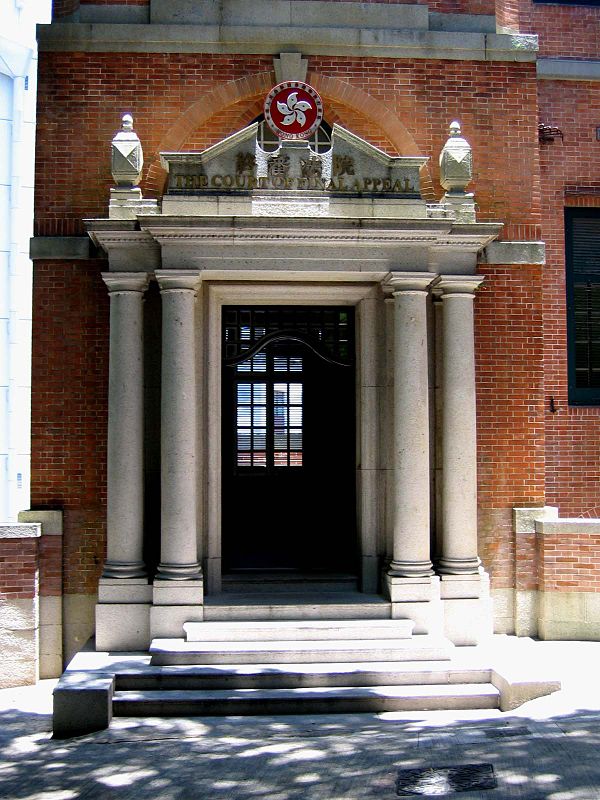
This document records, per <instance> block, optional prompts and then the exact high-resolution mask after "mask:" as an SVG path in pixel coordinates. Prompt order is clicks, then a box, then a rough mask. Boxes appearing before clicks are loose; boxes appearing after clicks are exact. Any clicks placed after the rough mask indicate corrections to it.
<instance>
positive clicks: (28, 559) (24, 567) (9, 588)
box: [0, 537, 39, 601]
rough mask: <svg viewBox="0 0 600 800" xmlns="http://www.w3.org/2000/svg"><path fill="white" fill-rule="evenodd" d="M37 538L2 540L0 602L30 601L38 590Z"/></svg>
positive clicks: (0, 550) (0, 542) (0, 547)
mask: <svg viewBox="0 0 600 800" xmlns="http://www.w3.org/2000/svg"><path fill="white" fill-rule="evenodd" d="M38 541H39V539H37V538H29V537H28V538H23V539H2V540H0V601H2V600H30V599H32V598H33V597H35V596H36V595H37V589H38Z"/></svg>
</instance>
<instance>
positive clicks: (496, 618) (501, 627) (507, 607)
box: [490, 589, 515, 634]
mask: <svg viewBox="0 0 600 800" xmlns="http://www.w3.org/2000/svg"><path fill="white" fill-rule="evenodd" d="M490 594H491V598H492V610H493V611H492V613H493V625H494V633H508V634H512V633H514V632H515V591H514V589H492V590H491V592H490Z"/></svg>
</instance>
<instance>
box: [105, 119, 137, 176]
mask: <svg viewBox="0 0 600 800" xmlns="http://www.w3.org/2000/svg"><path fill="white" fill-rule="evenodd" d="M143 166H144V153H143V151H142V145H141V143H140V140H139V138H138V135H137V133H136V132H135V131H134V130H133V117H132V116H131V114H124V115H123V118H122V129H121V130H120V131H119V132H118V133H117V134H115V136H114V138H113V140H112V145H111V172H112V176H113V178H114V180H115V183H116V184H117V186H119V187H123V188H131V187H133V186H137V185H138V183H139V182H140V179H141V177H142V167H143Z"/></svg>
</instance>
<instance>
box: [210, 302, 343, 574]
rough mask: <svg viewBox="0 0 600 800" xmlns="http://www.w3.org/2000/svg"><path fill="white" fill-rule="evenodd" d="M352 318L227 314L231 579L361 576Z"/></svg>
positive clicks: (285, 311) (288, 311)
mask: <svg viewBox="0 0 600 800" xmlns="http://www.w3.org/2000/svg"><path fill="white" fill-rule="evenodd" d="M353 312H354V310H353V309H351V308H346V307H343V308H314V307H296V306H291V307H290V306H285V307H273V306H266V307H257V306H253V307H243V308H242V307H231V306H226V307H224V309H223V352H224V363H223V431H222V442H223V450H222V456H223V509H222V520H223V530H222V549H223V568H224V572H226V573H236V572H251V571H281V570H289V571H297V572H303V573H314V572H336V573H339V572H346V573H348V572H355V570H356V495H355V369H354V313H353Z"/></svg>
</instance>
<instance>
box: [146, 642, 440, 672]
mask: <svg viewBox="0 0 600 800" xmlns="http://www.w3.org/2000/svg"><path fill="white" fill-rule="evenodd" d="M451 651H452V645H451V644H450V642H448V641H446V640H441V639H440V638H439V637H432V636H427V635H425V634H420V635H418V636H413V637H412V638H410V639H393V638H390V639H366V640H360V639H327V640H323V639H315V640H308V639H304V640H303V639H294V640H277V641H273V640H270V641H223V640H221V641H204V642H188V641H185V640H183V639H154V640H153V641H152V643H151V645H150V655H151V663H152V664H154V665H157V666H166V665H169V664H228V663H236V664H258V663H260V664H281V663H283V664H301V663H315V662H353V661H440V660H441V661H444V660H448V659H449V658H450V655H451Z"/></svg>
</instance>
